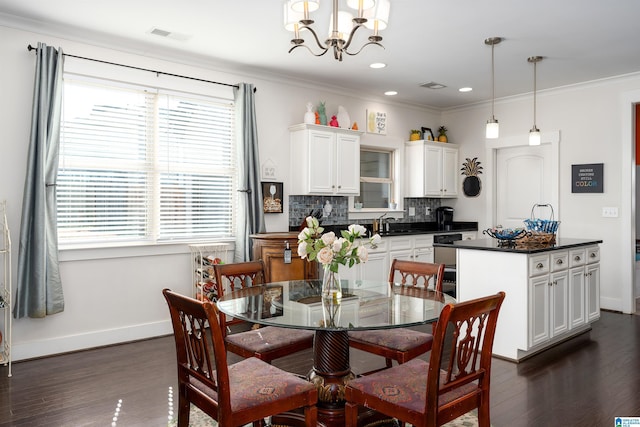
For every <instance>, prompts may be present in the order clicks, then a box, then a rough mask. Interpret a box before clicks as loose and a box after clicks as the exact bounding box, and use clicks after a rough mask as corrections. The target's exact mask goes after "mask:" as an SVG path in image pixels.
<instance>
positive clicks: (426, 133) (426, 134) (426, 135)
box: [421, 128, 433, 141]
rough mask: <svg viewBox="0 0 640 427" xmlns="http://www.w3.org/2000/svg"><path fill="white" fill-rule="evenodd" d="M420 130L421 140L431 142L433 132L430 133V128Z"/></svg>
mask: <svg viewBox="0 0 640 427" xmlns="http://www.w3.org/2000/svg"><path fill="white" fill-rule="evenodd" d="M421 130H422V139H424V140H425V141H433V132H431V128H421Z"/></svg>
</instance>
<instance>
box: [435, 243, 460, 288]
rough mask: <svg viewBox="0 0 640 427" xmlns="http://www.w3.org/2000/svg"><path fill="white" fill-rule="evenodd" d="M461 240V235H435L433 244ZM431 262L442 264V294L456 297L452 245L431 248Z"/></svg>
mask: <svg viewBox="0 0 640 427" xmlns="http://www.w3.org/2000/svg"><path fill="white" fill-rule="evenodd" d="M457 240H462V233H448V234H435V235H434V236H433V243H445V244H452V243H453V242H455V241H457ZM433 262H434V263H436V264H444V277H443V280H442V290H443V292H444V293H447V294H449V295H451V296H452V297H454V298H455V297H456V250H455V248H454V247H453V245H452V246H451V247H450V248H447V247H442V246H436V247H434V248H433Z"/></svg>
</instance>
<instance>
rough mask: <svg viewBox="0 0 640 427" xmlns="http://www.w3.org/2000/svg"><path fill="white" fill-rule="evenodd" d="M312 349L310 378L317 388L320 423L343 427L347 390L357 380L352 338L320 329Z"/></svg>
mask: <svg viewBox="0 0 640 427" xmlns="http://www.w3.org/2000/svg"><path fill="white" fill-rule="evenodd" d="M313 349H314V352H313V369H312V370H311V372H309V375H308V378H309V381H311V382H312V383H313V384H315V386H316V388H317V389H318V420H319V421H321V422H322V423H323V424H325V425H327V426H338V425H339V426H344V404H345V401H344V389H345V385H346V384H347V382H348V381H349V380H351V379H353V378H355V375H354V374H353V372H351V366H350V365H349V335H348V334H347V331H345V330H326V331H325V330H318V331H316V333H315V338H314V343H313Z"/></svg>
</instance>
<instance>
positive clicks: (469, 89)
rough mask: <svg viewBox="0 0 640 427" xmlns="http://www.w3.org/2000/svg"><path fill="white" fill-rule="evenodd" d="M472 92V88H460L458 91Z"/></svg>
mask: <svg viewBox="0 0 640 427" xmlns="http://www.w3.org/2000/svg"><path fill="white" fill-rule="evenodd" d="M472 90H473V88H472V87H461V88H460V89H458V92H471V91H472Z"/></svg>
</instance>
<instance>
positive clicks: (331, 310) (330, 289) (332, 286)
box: [322, 265, 342, 327]
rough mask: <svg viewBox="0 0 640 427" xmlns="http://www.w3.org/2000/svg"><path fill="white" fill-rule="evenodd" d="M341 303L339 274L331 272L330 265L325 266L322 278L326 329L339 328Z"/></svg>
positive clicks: (323, 311) (323, 313)
mask: <svg viewBox="0 0 640 427" xmlns="http://www.w3.org/2000/svg"><path fill="white" fill-rule="evenodd" d="M341 302H342V286H341V285H340V275H339V274H338V272H335V271H331V268H330V266H329V265H325V266H324V274H323V276H322V315H323V320H324V325H325V326H326V327H336V326H339V324H340V303H341Z"/></svg>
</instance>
